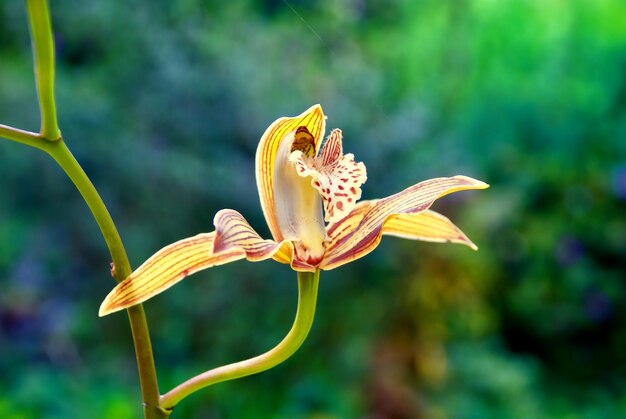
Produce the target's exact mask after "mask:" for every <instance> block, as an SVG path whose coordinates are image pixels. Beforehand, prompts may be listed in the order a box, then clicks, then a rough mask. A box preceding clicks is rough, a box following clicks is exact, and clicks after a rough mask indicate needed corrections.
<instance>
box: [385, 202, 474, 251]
mask: <svg viewBox="0 0 626 419" xmlns="http://www.w3.org/2000/svg"><path fill="white" fill-rule="evenodd" d="M383 235H384V236H395V237H400V238H403V239H410V240H421V241H427V242H434V243H448V242H449V243H459V244H464V245H466V246H469V247H471V248H472V249H473V250H478V247H477V246H476V245H475V244H474V243H473V242H472V241H471V240H470V239H469V238H468V237H467V236H466V235H465V233H463V232H462V231H461V229H460V228H458V227H457V226H455V225H454V224H453V223H452V221H450V220H449V219H448V218H447V217H445V216H443V215H441V214H439V213H438V212H435V211H432V210H426V211H423V212H418V213H417V214H397V215H394V216H392V217H389V219H388V220H387V221H386V222H385V223H384V224H383Z"/></svg>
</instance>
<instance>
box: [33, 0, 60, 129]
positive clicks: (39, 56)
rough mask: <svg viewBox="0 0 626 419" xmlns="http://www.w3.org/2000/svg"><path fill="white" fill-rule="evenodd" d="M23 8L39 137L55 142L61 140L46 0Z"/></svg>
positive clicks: (34, 1)
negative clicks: (30, 42)
mask: <svg viewBox="0 0 626 419" xmlns="http://www.w3.org/2000/svg"><path fill="white" fill-rule="evenodd" d="M27 5H28V18H29V21H30V32H31V36H32V40H33V56H34V58H35V80H36V82H37V93H38V96H39V109H40V111H41V135H42V137H43V138H45V139H46V140H50V141H55V140H58V139H60V138H61V131H59V125H58V122H57V111H56V105H55V102H54V40H53V38H52V25H51V23H50V12H49V11H48V1H47V0H28V1H27Z"/></svg>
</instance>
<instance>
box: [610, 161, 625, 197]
mask: <svg viewBox="0 0 626 419" xmlns="http://www.w3.org/2000/svg"><path fill="white" fill-rule="evenodd" d="M612 183H613V194H614V195H615V196H616V197H618V198H619V199H623V200H625V201H626V164H620V165H619V166H617V167H616V168H615V169H613V176H612Z"/></svg>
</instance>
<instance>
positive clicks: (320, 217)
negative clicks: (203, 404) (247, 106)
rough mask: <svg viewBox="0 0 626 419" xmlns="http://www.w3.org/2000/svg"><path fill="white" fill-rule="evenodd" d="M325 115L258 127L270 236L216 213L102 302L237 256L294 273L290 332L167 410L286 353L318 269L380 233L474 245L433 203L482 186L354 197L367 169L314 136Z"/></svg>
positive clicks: (146, 293) (449, 182)
mask: <svg viewBox="0 0 626 419" xmlns="http://www.w3.org/2000/svg"><path fill="white" fill-rule="evenodd" d="M325 123H326V117H325V116H324V113H323V112H322V108H321V106H319V105H315V106H312V107H311V108H309V109H308V110H307V111H305V112H304V113H302V114H301V115H299V116H296V117H293V118H280V119H278V120H276V121H275V122H274V123H273V124H272V125H270V127H269V128H268V129H267V130H266V131H265V133H264V134H263V136H262V137H261V141H260V143H259V147H258V148H257V152H256V180H257V186H258V190H259V196H260V198H261V207H262V209H263V214H264V215H265V220H266V221H267V224H268V226H269V229H270V232H271V234H272V238H273V240H266V239H263V238H262V237H261V236H260V235H259V234H258V233H257V232H256V231H254V229H253V228H252V227H251V226H250V224H248V222H247V221H246V220H245V218H243V216H242V215H241V214H239V213H238V212H237V211H234V210H230V209H225V210H221V211H219V212H218V213H217V214H216V215H215V218H214V220H213V223H214V225H215V231H213V232H211V233H202V234H198V235H197V236H194V237H190V238H186V239H183V240H180V241H178V242H176V243H173V244H170V245H169V246H166V247H164V248H163V249H161V250H159V251H158V252H157V253H155V254H154V255H153V256H152V257H150V258H149V259H148V260H147V261H146V262H144V264H143V265H141V266H140V267H139V268H138V269H137V270H136V271H134V272H133V273H132V274H131V275H130V276H128V278H126V279H125V280H124V281H122V282H121V283H119V284H118V285H117V286H116V287H115V288H114V289H113V291H111V293H110V294H109V295H108V296H107V297H106V298H105V300H104V301H103V303H102V305H101V307H100V315H101V316H104V315H107V314H109V313H112V312H115V311H118V310H121V309H124V308H127V307H130V306H132V305H135V304H139V303H141V302H143V301H145V300H147V299H149V298H151V297H153V296H155V295H157V294H159V293H161V292H163V291H164V290H166V289H168V288H169V287H171V286H172V285H174V284H176V283H177V282H179V281H181V280H182V279H183V278H185V277H187V276H188V275H190V274H192V273H194V272H197V271H199V270H202V269H206V268H210V267H212V266H217V265H223V264H225V263H228V262H234V261H236V260H240V259H244V258H245V259H247V260H249V261H251V262H259V261H262V260H266V259H270V258H271V259H274V260H275V261H277V262H280V263H284V264H289V265H290V266H291V268H292V269H293V270H295V271H297V272H298V309H297V312H296V317H295V320H294V322H293V326H292V327H291V329H290V331H289V333H288V334H287V335H286V336H285V337H284V338H283V340H282V341H281V342H280V343H279V344H278V345H276V346H275V347H274V348H272V349H271V350H269V351H267V352H265V353H263V354H261V355H258V356H256V357H253V358H250V359H247V360H244V361H239V362H236V363H233V364H229V365H225V366H221V367H217V368H213V369H211V370H208V371H205V372H204V373H201V374H199V375H197V376H195V377H192V378H190V379H188V380H187V381H185V382H183V383H181V384H179V385H178V386H177V387H175V388H174V389H172V390H170V391H169V392H168V393H166V394H164V395H163V396H161V398H160V406H161V407H162V408H164V409H171V408H173V407H174V406H175V405H176V404H177V403H178V402H179V401H180V400H182V399H183V398H184V397H186V396H188V395H190V394H191V393H193V392H195V391H197V390H199V389H201V388H203V387H206V386H209V385H212V384H215V383H219V382H222V381H226V380H232V379H235V378H239V377H243V376H246V375H250V374H255V373H258V372H261V371H264V370H267V369H269V368H272V367H274V366H276V365H278V364H280V363H281V362H283V361H285V360H286V359H287V358H289V357H290V356H291V355H292V354H293V353H295V351H296V350H297V349H298V348H299V347H300V345H301V344H302V343H303V342H304V340H305V338H306V336H307V334H308V332H309V330H310V328H311V325H312V323H313V318H314V315H315V305H316V299H317V288H318V283H319V274H320V270H329V269H334V268H337V267H339V266H341V265H343V264H346V263H348V262H351V261H353V260H356V259H358V258H361V257H363V256H365V255H366V254H368V253H370V252H371V251H372V250H374V249H375V248H376V246H378V244H379V243H380V240H381V238H382V236H383V235H390V236H397V237H403V238H407V239H414V240H425V241H432V242H454V243H461V244H465V245H467V246H469V247H471V248H473V249H476V246H475V245H474V243H472V242H471V241H470V240H469V239H468V238H467V236H465V234H463V232H462V231H461V230H460V229H459V228H458V227H456V226H455V225H454V224H452V222H451V221H450V220H448V219H447V218H446V217H444V216H443V215H441V214H438V213H436V212H434V211H431V210H430V209H429V208H430V206H431V205H432V203H433V202H434V201H435V200H436V199H437V198H440V197H442V196H444V195H447V194H449V193H452V192H457V191H461V190H467V189H484V188H486V187H488V185H487V184H485V183H483V182H480V181H478V180H475V179H472V178H469V177H466V176H453V177H448V178H436V179H431V180H427V181H424V182H420V183H418V184H416V185H413V186H411V187H409V188H407V189H405V190H403V191H401V192H399V193H397V194H395V195H391V196H388V197H386V198H382V199H377V200H370V201H361V202H358V203H357V201H358V199H359V198H361V186H362V185H363V183H364V182H365V181H366V179H367V173H366V169H365V165H364V164H363V163H361V162H356V161H355V160H354V155H352V154H343V146H342V137H341V131H340V130H338V129H335V130H333V131H331V133H330V135H329V136H328V138H327V139H326V141H324V142H322V139H323V136H324V128H325Z"/></svg>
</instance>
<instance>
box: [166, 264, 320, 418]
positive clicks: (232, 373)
mask: <svg viewBox="0 0 626 419" xmlns="http://www.w3.org/2000/svg"><path fill="white" fill-rule="evenodd" d="M319 278H320V271H319V270H317V271H316V272H315V273H311V272H298V309H297V312H296V318H295V320H294V322H293V326H291V330H290V331H289V333H288V334H287V336H285V338H284V339H283V340H282V341H281V342H280V343H279V344H278V345H276V346H275V347H274V348H273V349H270V350H269V351H267V352H265V353H264V354H262V355H259V356H256V357H254V358H250V359H247V360H245V361H241V362H236V363H234V364H230V365H224V366H222V367H218V368H214V369H212V370H209V371H206V372H204V373H202V374H200V375H197V376H195V377H193V378H191V379H189V380H187V381H185V382H184V383H182V384H180V385H179V386H178V387H176V388H174V389H172V390H171V391H170V392H168V393H167V394H165V395H163V396H161V406H162V407H163V408H164V409H172V408H173V407H174V406H175V405H176V404H177V403H178V402H180V401H181V400H182V399H184V398H185V397H187V396H189V395H190V394H192V393H194V392H196V391H198V390H200V389H201V388H204V387H207V386H210V385H212V384H216V383H220V382H222V381H228V380H234V379H236V378H241V377H245V376H247V375H252V374H256V373H259V372H261V371H265V370H268V369H270V368H272V367H275V366H276V365H278V364H280V363H281V362H283V361H285V360H286V359H287V358H289V357H290V356H291V355H293V354H294V353H295V352H296V351H297V350H298V348H299V347H300V345H302V343H303V342H304V340H305V339H306V337H307V335H308V334H309V331H310V330H311V325H312V324H313V317H314V316H315V304H316V302H317V288H318V284H319Z"/></svg>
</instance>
